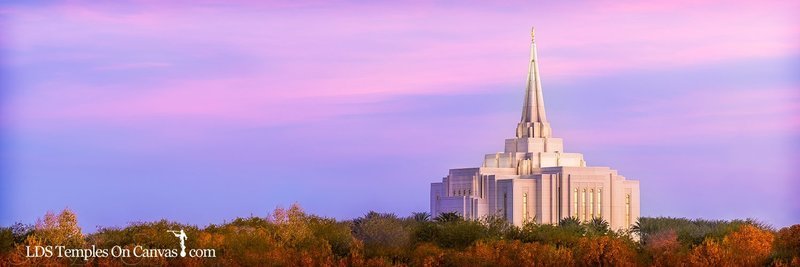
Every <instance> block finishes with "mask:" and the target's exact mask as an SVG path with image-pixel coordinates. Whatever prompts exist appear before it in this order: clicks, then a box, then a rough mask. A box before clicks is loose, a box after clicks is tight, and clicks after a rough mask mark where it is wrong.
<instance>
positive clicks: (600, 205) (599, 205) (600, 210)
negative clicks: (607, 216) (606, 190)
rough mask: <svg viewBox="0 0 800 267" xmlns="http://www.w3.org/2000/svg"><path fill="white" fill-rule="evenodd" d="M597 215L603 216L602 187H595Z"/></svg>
mask: <svg viewBox="0 0 800 267" xmlns="http://www.w3.org/2000/svg"><path fill="white" fill-rule="evenodd" d="M597 217H600V218H603V188H598V189H597Z"/></svg>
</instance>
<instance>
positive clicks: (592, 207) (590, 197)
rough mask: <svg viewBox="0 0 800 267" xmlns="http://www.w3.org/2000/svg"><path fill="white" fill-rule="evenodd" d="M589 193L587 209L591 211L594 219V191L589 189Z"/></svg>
mask: <svg viewBox="0 0 800 267" xmlns="http://www.w3.org/2000/svg"><path fill="white" fill-rule="evenodd" d="M589 193H590V194H589V209H591V211H592V218H594V189H590V190H589Z"/></svg>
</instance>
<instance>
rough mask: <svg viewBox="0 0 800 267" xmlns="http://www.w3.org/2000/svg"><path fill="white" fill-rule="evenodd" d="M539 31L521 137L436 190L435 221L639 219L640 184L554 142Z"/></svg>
mask: <svg viewBox="0 0 800 267" xmlns="http://www.w3.org/2000/svg"><path fill="white" fill-rule="evenodd" d="M534 37H535V31H533V30H531V51H530V62H529V65H528V80H527V86H526V88H525V99H524V101H523V104H522V117H521V119H520V122H519V124H517V129H516V138H511V139H506V140H505V150H504V151H503V152H498V153H492V154H487V155H486V156H484V158H483V163H482V164H481V166H480V167H477V168H464V169H450V172H449V174H448V175H447V176H446V177H444V178H442V181H441V182H437V183H431V194H430V201H431V202H430V203H431V214H432V215H433V216H437V215H439V214H441V213H445V212H457V213H459V214H460V215H462V216H463V217H464V218H466V219H479V218H482V217H484V216H501V217H502V218H505V219H506V220H508V221H509V222H511V223H513V224H515V225H518V226H521V225H523V224H525V223H526V222H536V223H539V224H556V223H558V221H559V220H561V219H563V218H567V217H575V218H577V219H579V220H581V221H589V220H591V219H592V218H602V219H604V220H606V221H607V222H608V223H609V224H610V226H611V228H612V229H624V228H628V227H630V226H631V225H632V224H634V223H635V222H636V220H637V218H638V217H639V181H636V180H628V179H625V177H623V176H622V175H619V174H618V173H617V171H616V170H613V169H611V168H608V167H589V166H587V164H586V161H584V159H583V155H582V154H579V153H567V152H564V143H563V140H562V139H561V138H555V137H552V131H551V128H550V123H548V121H547V116H546V114H545V109H544V99H543V96H542V83H541V79H540V76H539V60H538V57H537V55H536V40H535V38H534Z"/></svg>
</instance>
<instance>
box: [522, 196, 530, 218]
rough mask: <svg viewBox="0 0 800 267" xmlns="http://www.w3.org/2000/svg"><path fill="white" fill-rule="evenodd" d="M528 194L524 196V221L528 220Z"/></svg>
mask: <svg viewBox="0 0 800 267" xmlns="http://www.w3.org/2000/svg"><path fill="white" fill-rule="evenodd" d="M528 218H529V217H528V193H523V194H522V220H524V221H527V220H528Z"/></svg>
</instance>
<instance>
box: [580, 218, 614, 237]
mask: <svg viewBox="0 0 800 267" xmlns="http://www.w3.org/2000/svg"><path fill="white" fill-rule="evenodd" d="M586 228H587V232H588V233H589V234H594V235H607V234H609V233H610V232H611V227H610V226H609V224H608V222H607V221H606V220H603V219H602V218H592V220H591V221H589V222H587V223H586Z"/></svg>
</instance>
